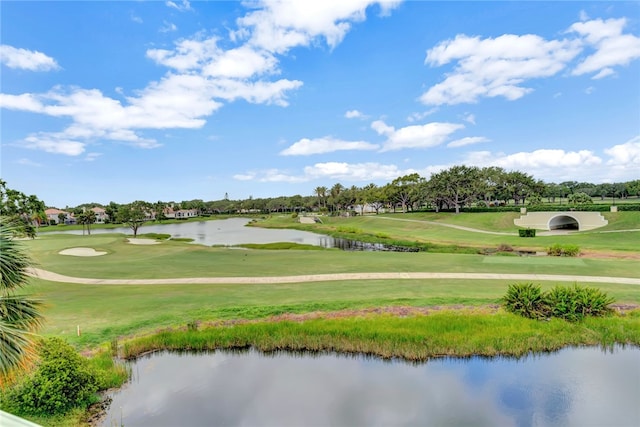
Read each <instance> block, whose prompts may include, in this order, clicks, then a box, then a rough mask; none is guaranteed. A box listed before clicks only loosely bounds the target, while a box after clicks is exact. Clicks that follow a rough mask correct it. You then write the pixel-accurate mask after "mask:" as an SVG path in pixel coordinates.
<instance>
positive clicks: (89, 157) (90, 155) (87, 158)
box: [84, 153, 102, 162]
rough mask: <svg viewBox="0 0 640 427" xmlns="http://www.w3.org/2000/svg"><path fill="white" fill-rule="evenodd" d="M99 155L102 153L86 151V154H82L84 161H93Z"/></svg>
mask: <svg viewBox="0 0 640 427" xmlns="http://www.w3.org/2000/svg"><path fill="white" fill-rule="evenodd" d="M100 156H102V153H87V155H86V156H84V161H85V162H93V161H95V160H96V159H97V158H98V157H100Z"/></svg>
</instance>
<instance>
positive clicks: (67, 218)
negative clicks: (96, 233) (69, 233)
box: [44, 208, 76, 225]
mask: <svg viewBox="0 0 640 427" xmlns="http://www.w3.org/2000/svg"><path fill="white" fill-rule="evenodd" d="M44 213H45V215H46V216H47V221H49V224H58V223H60V214H64V224H67V225H69V224H75V223H76V219H75V217H74V216H73V214H72V213H69V212H66V211H63V210H60V209H56V208H49V209H46V210H45V211H44Z"/></svg>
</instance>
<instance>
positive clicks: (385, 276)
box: [30, 268, 640, 285]
mask: <svg viewBox="0 0 640 427" xmlns="http://www.w3.org/2000/svg"><path fill="white" fill-rule="evenodd" d="M30 275H31V276H33V277H37V278H39V279H43V280H48V281H51V282H63V283H78V284H85V285H177V284H198V285H206V284H269V283H303V282H329V281H337V280H390V279H472V280H519V281H553V282H581V283H618V284H626V285H640V278H631V277H602V276H570V275H555V274H501V273H426V272H423V273H420V272H415V273H340V274H308V275H301V276H268V277H183V278H174V279H89V278H83V277H71V276H64V275H62V274H57V273H53V272H51V271H46V270H41V269H39V268H33V269H31V271H30Z"/></svg>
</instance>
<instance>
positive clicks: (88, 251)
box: [58, 248, 107, 256]
mask: <svg viewBox="0 0 640 427" xmlns="http://www.w3.org/2000/svg"><path fill="white" fill-rule="evenodd" d="M58 253H59V254H60V255H71V256H100V255H106V254H107V253H106V252H103V251H96V250H95V249H93V248H70V249H65V250H62V251H60V252H58Z"/></svg>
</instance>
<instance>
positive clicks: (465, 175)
mask: <svg viewBox="0 0 640 427" xmlns="http://www.w3.org/2000/svg"><path fill="white" fill-rule="evenodd" d="M479 182H481V173H480V169H478V168H477V167H475V166H474V167H469V166H453V167H451V168H449V169H446V170H443V171H442V172H439V173H436V174H433V175H432V176H431V179H430V180H429V187H430V192H432V193H434V194H437V195H438V196H437V197H439V198H441V199H442V200H443V201H444V202H445V203H447V205H448V206H454V207H455V209H456V213H460V208H461V207H462V206H464V205H465V204H469V203H471V202H473V201H475V200H477V198H478V183H479Z"/></svg>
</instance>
